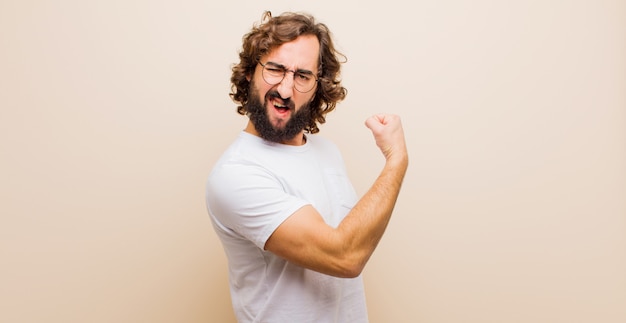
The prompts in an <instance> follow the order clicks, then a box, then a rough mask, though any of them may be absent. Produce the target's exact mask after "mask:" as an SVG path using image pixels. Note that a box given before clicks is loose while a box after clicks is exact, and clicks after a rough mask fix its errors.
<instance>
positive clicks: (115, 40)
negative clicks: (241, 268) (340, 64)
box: [0, 0, 626, 323]
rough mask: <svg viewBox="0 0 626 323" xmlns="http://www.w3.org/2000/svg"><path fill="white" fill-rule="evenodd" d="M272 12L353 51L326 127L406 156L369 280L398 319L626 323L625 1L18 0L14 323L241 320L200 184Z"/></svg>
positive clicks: (365, 156)
mask: <svg viewBox="0 0 626 323" xmlns="http://www.w3.org/2000/svg"><path fill="white" fill-rule="evenodd" d="M263 10H271V11H273V12H274V13H275V14H278V13H281V12H283V11H288V10H291V11H304V12H310V13H313V14H314V15H316V16H317V17H318V19H319V20H320V21H322V22H324V23H326V24H327V25H328V26H329V27H330V28H331V30H332V31H333V32H334V36H335V41H336V43H337V46H338V48H339V49H340V50H341V51H343V52H344V53H345V54H346V55H347V57H348V62H347V63H346V64H345V66H344V73H343V80H344V85H345V86H346V87H347V88H348V90H349V94H348V97H347V99H346V100H345V101H344V102H342V103H341V104H340V105H339V107H338V109H337V110H336V111H334V112H332V113H331V114H329V115H328V119H327V120H328V122H327V123H326V124H324V125H323V126H322V127H321V133H320V135H321V136H325V137H328V138H330V139H332V140H333V141H334V142H336V143H337V145H338V146H339V147H340V148H341V149H342V151H343V153H344V157H345V160H346V163H347V167H348V169H349V174H350V176H351V178H352V180H353V182H354V185H355V187H356V189H357V192H358V193H359V194H362V193H363V192H365V190H366V189H367V188H368V187H369V185H370V184H371V183H372V181H373V180H374V179H375V177H376V175H377V174H378V171H379V170H380V169H381V166H382V165H383V159H382V156H381V154H380V153H379V151H378V149H377V148H376V147H375V144H374V142H373V139H372V137H371V134H370V133H369V131H368V130H367V129H366V128H365V127H364V126H363V122H364V121H365V119H366V118H367V117H368V116H369V115H371V114H373V113H377V112H388V113H397V114H399V115H401V116H402V118H403V124H404V127H405V130H406V136H407V140H408V148H409V150H410V155H411V164H410V168H409V171H408V173H407V176H406V180H405V183H404V187H403V191H402V193H401V195H400V197H399V200H398V204H397V207H396V210H395V213H394V216H393V219H392V221H391V223H390V225H389V228H388V230H387V232H386V235H385V236H384V237H383V240H382V241H381V243H380V245H379V247H378V249H377V250H376V252H375V253H374V256H373V257H372V259H371V261H370V262H369V264H368V266H367V268H366V270H365V272H364V277H365V281H366V290H367V298H368V306H369V312H370V318H371V321H372V322H373V323H388V322H394V323H397V322H429V323H458V322H476V323H486V322H494V323H495V322H498V323H502V322H505V323H509V322H528V323H531V322H532V323H543V322H545V323H553V322H567V323H572V322H589V323H592V322H593V323H623V322H626V306H625V304H626V198H625V197H626V2H624V1H611V0H596V1H590V0H589V1H558V0H554V1H552V0H550V1H515V2H513V1H507V2H504V1H495V0H478V1H468V0H443V1H426V2H423V1H418V2H408V1H393V0H392V1H370V2H363V1H355V0H352V1H231V2H228V1H185V0H182V1H161V0H157V1H146V0H124V1H121V0H112V1H71V0H60V1H41V0H32V1H16V0H8V1H7V0H4V1H1V2H0V154H1V157H0V164H1V167H0V183H1V184H0V322H3V323H4V322H6V323H18V322H19V323H24V322H28V323H35V322H46V323H57V322H58V323H68V322H81V323H82V322H97V323H100V322H103V323H104V322H107V323H110V322H150V323H160V322H164V323H165V322H176V323H179V322H226V323H228V322H234V316H233V314H232V308H231V305H230V298H229V292H228V285H227V271H226V261H225V257H224V254H223V251H222V247H221V245H220V242H219V240H218V239H217V238H216V236H215V234H214V233H213V229H212V227H211V224H210V221H209V218H208V215H207V213H206V209H205V205H204V181H205V179H206V176H207V175H208V172H209V170H210V169H211V167H212V165H213V163H214V162H215V161H216V159H217V158H218V156H219V155H220V154H221V152H222V151H223V150H224V148H226V146H227V145H228V144H229V143H230V142H231V141H232V140H233V139H234V138H235V136H236V135H237V133H238V132H239V131H241V130H242V129H243V127H244V125H245V122H246V118H245V117H242V116H239V115H238V114H236V113H235V105H234V104H233V103H232V102H231V101H230V99H229V97H228V92H229V89H230V86H229V76H230V66H231V64H232V63H234V62H235V61H236V60H237V53H238V50H239V47H240V43H241V37H242V36H243V34H244V33H246V32H247V31H248V30H249V29H250V27H251V26H252V24H253V23H254V22H258V21H259V20H260V18H261V15H262V12H263Z"/></svg>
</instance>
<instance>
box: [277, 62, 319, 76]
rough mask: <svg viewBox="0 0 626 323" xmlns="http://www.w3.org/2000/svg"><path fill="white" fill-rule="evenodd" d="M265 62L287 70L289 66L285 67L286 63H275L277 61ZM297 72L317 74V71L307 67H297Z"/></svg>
mask: <svg viewBox="0 0 626 323" xmlns="http://www.w3.org/2000/svg"><path fill="white" fill-rule="evenodd" d="M265 64H270V65H273V66H275V67H278V68H282V69H284V70H287V67H285V65H282V64H278V63H275V62H272V61H268V62H267V63H265ZM296 72H297V73H303V74H311V75H315V73H313V72H312V71H309V70H305V69H301V68H299V69H297V70H296Z"/></svg>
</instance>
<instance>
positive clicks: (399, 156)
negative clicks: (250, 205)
mask: <svg viewBox="0 0 626 323" xmlns="http://www.w3.org/2000/svg"><path fill="white" fill-rule="evenodd" d="M318 55H319V43H318V41H317V38H315V36H300V37H298V38H297V39H296V40H294V41H292V42H289V43H285V44H283V45H282V46H280V47H278V48H276V49H274V50H273V51H271V52H270V53H269V54H268V55H266V57H262V58H261V61H263V62H266V61H272V62H275V63H279V64H282V65H284V66H286V68H288V69H290V70H297V69H306V70H310V71H313V72H314V73H317V59H318ZM261 71H262V67H261V66H260V65H257V68H256V70H255V72H254V75H253V77H254V78H255V79H254V83H255V84H256V87H257V91H258V94H259V96H260V97H261V98H266V99H268V98H267V97H266V96H265V94H266V93H267V92H268V91H270V90H272V89H276V90H277V91H278V92H279V93H280V96H281V98H283V99H284V98H290V99H292V100H293V102H294V103H295V107H294V108H295V109H296V110H297V109H299V108H300V107H302V105H304V104H306V103H307V102H309V101H310V100H311V99H312V98H313V95H314V93H315V91H311V92H307V93H300V92H298V91H296V90H295V89H294V88H293V77H285V78H284V80H283V81H282V82H281V83H279V84H276V85H268V84H267V83H266V82H264V81H263V79H262V76H261ZM288 76H291V73H288ZM274 103H283V102H282V100H281V99H280V98H278V99H277V98H271V99H269V100H267V103H266V109H267V113H268V117H269V119H270V120H271V123H272V125H274V126H275V127H277V128H280V127H282V126H284V124H285V122H286V121H287V120H288V119H289V117H290V116H291V114H292V113H293V111H292V110H290V111H288V112H286V113H281V112H279V111H277V110H276V109H275V108H274ZM365 126H366V127H368V128H369V129H370V130H371V131H372V134H373V136H374V139H375V141H376V145H377V146H378V147H379V149H380V150H381V152H382V154H383V156H384V157H385V165H384V167H383V169H382V171H381V173H380V175H379V176H378V178H377V179H376V181H375V182H374V183H373V184H372V186H371V187H370V189H369V190H368V191H367V192H366V193H365V194H364V195H363V197H362V198H361V199H360V200H359V201H358V202H357V204H356V205H355V206H354V207H353V208H352V210H351V211H350V212H349V213H348V214H347V215H346V217H345V218H344V220H343V221H342V222H341V223H340V224H339V226H338V227H337V228H333V227H331V226H329V225H327V224H326V223H325V222H324V219H323V218H322V216H321V215H320V214H319V212H318V211H317V210H316V209H315V208H313V206H311V205H307V206H304V207H302V208H301V209H299V210H298V211H296V212H295V213H294V214H292V215H291V216H290V217H289V218H287V220H285V221H284V222H283V223H282V224H281V225H280V226H279V227H278V228H277V229H276V230H275V231H274V233H273V234H272V235H271V236H270V238H269V239H268V240H267V242H266V244H265V249H266V250H268V251H270V252H272V253H274V254H276V255H278V256H280V257H282V258H284V259H286V260H288V261H290V262H292V263H295V264H297V265H300V266H302V267H305V268H308V269H311V270H315V271H318V272H321V273H324V274H328V275H331V276H336V277H345V278H352V277H357V276H358V275H360V274H361V272H362V271H363V268H364V267H365V264H366V263H367V261H368V260H369V258H370V256H371V255H372V253H373V252H374V250H375V248H376V246H377V244H378V242H379V241H380V239H381V238H382V236H383V233H384V232H385V229H386V227H387V224H388V223H389V219H390V217H391V213H392V211H393V208H394V206H395V203H396V200H397V198H398V194H399V192H400V187H401V185H402V180H403V179H404V175H405V173H406V170H407V167H408V154H407V149H406V143H405V139H404V131H403V129H402V124H401V120H400V118H399V117H398V116H396V115H390V114H377V115H374V116H371V117H369V118H368V119H367V120H366V121H365ZM245 131H247V132H249V133H251V134H254V135H257V136H258V132H257V131H256V130H255V128H254V125H253V124H252V122H248V125H247V126H246V129H245ZM282 143H283V144H287V145H302V144H304V143H305V139H304V131H302V132H301V133H300V134H298V135H296V136H294V137H293V138H291V139H287V140H285V141H283V142H282Z"/></svg>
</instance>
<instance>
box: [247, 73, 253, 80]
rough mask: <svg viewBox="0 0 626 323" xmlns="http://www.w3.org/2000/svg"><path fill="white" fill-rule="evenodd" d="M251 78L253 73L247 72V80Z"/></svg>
mask: <svg viewBox="0 0 626 323" xmlns="http://www.w3.org/2000/svg"><path fill="white" fill-rule="evenodd" d="M250 79H252V75H250V73H247V74H246V80H248V82H250Z"/></svg>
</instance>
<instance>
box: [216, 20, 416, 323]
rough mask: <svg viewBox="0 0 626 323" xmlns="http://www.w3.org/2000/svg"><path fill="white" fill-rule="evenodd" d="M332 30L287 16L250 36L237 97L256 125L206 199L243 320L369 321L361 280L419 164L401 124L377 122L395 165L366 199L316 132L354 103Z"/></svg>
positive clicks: (223, 163) (380, 118)
mask: <svg viewBox="0 0 626 323" xmlns="http://www.w3.org/2000/svg"><path fill="white" fill-rule="evenodd" d="M340 57H342V55H341V54H340V53H338V52H337V51H336V50H335V48H334V45H333V42H332V40H331V35H330V32H329V30H328V28H327V27H326V26H325V25H324V24H321V23H317V22H316V21H315V20H314V18H313V17H311V16H309V15H305V14H294V13H284V14H282V15H280V16H278V17H272V16H271V14H270V13H269V12H266V13H265V15H264V18H263V22H262V23H261V24H260V25H256V26H255V27H253V29H252V30H251V31H250V32H249V33H248V34H247V35H245V37H244V39H243V48H242V51H241V52H240V54H239V58H240V62H239V63H238V64H237V65H235V66H234V67H233V69H232V70H233V74H232V77H231V82H232V89H233V92H232V93H231V97H232V99H233V101H235V102H237V103H239V104H240V106H239V107H238V112H239V113H240V114H245V115H247V116H248V118H249V121H248V123H247V126H246V127H245V129H244V130H243V131H242V132H241V133H240V135H239V136H238V138H237V139H236V140H235V142H234V143H233V144H232V145H231V146H230V147H229V148H228V149H227V150H226V152H225V153H224V155H223V156H222V157H221V158H220V160H219V161H218V162H217V163H216V165H215V166H214V169H213V170H212V172H211V174H210V175H209V178H208V181H207V187H206V188H207V190H206V201H207V207H208V211H209V213H210V216H211V220H212V223H213V227H214V229H215V231H216V232H217V235H218V236H219V237H220V239H221V242H222V244H223V247H224V250H225V253H226V256H227V258H228V268H229V281H230V290H231V298H232V304H233V307H234V310H235V314H236V316H237V319H238V320H239V321H240V322H298V323H301V322H315V323H320V322H349V323H354V322H367V309H366V307H365V296H364V292H363V283H362V280H361V276H360V274H361V271H362V270H363V267H364V266H365V264H366V262H367V261H368V259H369V258H370V256H371V254H372V253H373V252H374V249H375V248H376V245H377V244H378V242H379V240H380V239H381V237H382V235H383V233H384V231H385V228H386V226H387V223H388V221H389V218H390V216H391V213H392V210H393V207H394V205H395V202H396V199H397V197H398V193H399V191H400V186H401V183H402V180H403V178H404V174H405V172H406V169H407V166H408V155H407V151H406V145H405V140H404V133H403V129H402V125H401V122H400V119H399V118H398V117H397V116H395V115H385V114H380V115H375V116H372V117H370V118H368V119H367V120H366V126H367V127H368V128H369V129H370V130H371V131H372V133H373V135H374V138H375V141H376V145H377V146H378V147H379V148H380V149H381V151H382V153H383V155H384V157H385V160H386V162H385V166H384V168H383V170H382V171H381V173H380V175H379V177H378V178H377V179H376V181H375V182H374V183H373V185H372V187H371V188H370V189H369V190H368V191H367V192H366V193H365V195H364V196H363V197H362V198H361V199H357V197H356V194H355V192H354V189H353V188H352V185H351V184H350V182H349V180H348V177H347V174H346V170H345V165H344V163H343V160H342V157H341V155H340V153H339V151H338V150H337V148H336V146H334V145H333V144H332V143H330V142H329V141H327V140H325V139H323V138H321V137H319V136H316V135H313V134H315V133H317V132H319V129H318V126H317V125H318V123H319V124H321V123H324V122H325V115H326V114H327V113H328V112H330V111H332V110H333V109H334V108H335V105H336V103H337V102H339V101H341V100H342V99H344V98H345V95H346V89H345V88H343V87H342V86H341V83H340V81H339V72H340V65H341V62H340V61H339V58H340Z"/></svg>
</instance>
